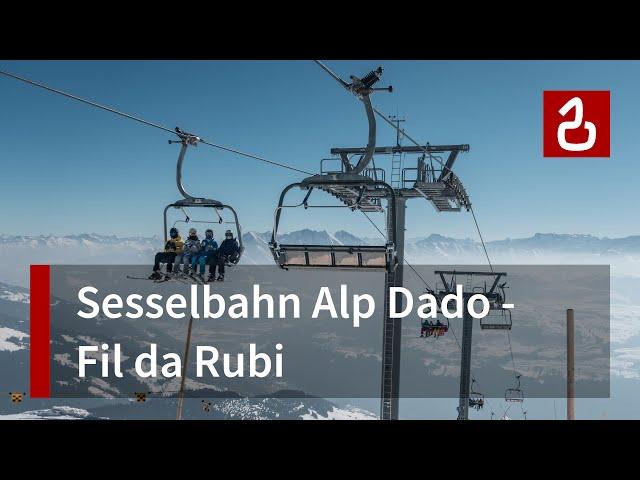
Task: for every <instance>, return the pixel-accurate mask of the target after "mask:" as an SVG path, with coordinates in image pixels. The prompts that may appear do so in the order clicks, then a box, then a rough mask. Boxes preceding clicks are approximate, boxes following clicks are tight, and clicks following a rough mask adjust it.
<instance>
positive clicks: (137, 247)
mask: <svg viewBox="0 0 640 480" xmlns="http://www.w3.org/2000/svg"><path fill="white" fill-rule="evenodd" d="M242 239H243V243H244V246H245V253H244V257H243V259H242V262H243V263H244V264H255V265H264V264H270V263H271V262H272V261H273V259H272V257H271V253H270V251H269V245H268V243H269V240H270V239H271V232H255V231H249V232H247V233H245V234H244V235H243V237H242ZM278 240H279V241H280V242H282V243H294V244H304V243H307V244H327V245H335V244H375V243H378V242H379V239H376V238H361V237H358V236H356V235H353V234H351V233H349V232H347V231H344V230H341V231H337V232H334V233H329V232H327V231H326V230H308V229H305V230H298V231H294V232H290V233H288V234H283V235H281V236H280V237H279V238H278ZM162 243H163V241H162V239H161V238H159V237H157V236H153V237H116V236H113V235H98V234H79V235H64V236H57V235H38V236H24V235H0V280H4V281H7V282H9V283H13V284H18V285H26V282H27V267H26V266H27V265H29V264H36V263H50V264H64V263H67V264H112V265H113V264H122V265H124V264H145V263H150V262H151V261H152V259H153V255H154V253H155V252H156V251H157V250H158V249H160V248H161V247H162ZM487 250H488V253H489V255H490V256H491V260H492V261H493V263H496V264H498V263H505V264H520V263H523V264H532V263H546V264H549V263H561V264H566V263H592V264H593V263H600V264H602V263H610V264H612V265H614V266H615V267H614V269H617V273H626V274H629V273H632V274H635V273H640V235H634V236H629V237H623V238H607V237H603V238H600V237H595V236H593V235H580V234H557V233H537V234H535V235H533V236H532V237H528V238H516V239H511V238H507V239H504V240H494V241H490V242H487ZM405 252H406V258H407V260H409V261H410V262H412V263H414V264H465V263H466V264H484V263H485V262H486V258H485V255H484V251H483V249H482V244H481V243H480V242H479V241H476V240H473V239H470V238H466V239H457V238H451V237H445V236H442V235H439V234H432V235H429V236H426V237H417V238H409V239H407V242H406V247H405Z"/></svg>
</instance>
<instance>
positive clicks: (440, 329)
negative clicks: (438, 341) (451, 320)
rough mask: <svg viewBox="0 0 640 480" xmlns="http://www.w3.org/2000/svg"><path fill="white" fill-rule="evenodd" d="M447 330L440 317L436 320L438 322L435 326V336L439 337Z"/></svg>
mask: <svg viewBox="0 0 640 480" xmlns="http://www.w3.org/2000/svg"><path fill="white" fill-rule="evenodd" d="M446 331H447V327H446V326H445V325H444V323H442V322H441V321H440V319H437V320H436V323H435V325H434V327H433V336H434V337H436V338H438V337H441V336H442V335H444V334H445V333H446Z"/></svg>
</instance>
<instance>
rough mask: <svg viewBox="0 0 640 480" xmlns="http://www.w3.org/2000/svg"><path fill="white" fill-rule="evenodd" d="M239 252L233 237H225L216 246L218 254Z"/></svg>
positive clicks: (225, 254)
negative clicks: (218, 245)
mask: <svg viewBox="0 0 640 480" xmlns="http://www.w3.org/2000/svg"><path fill="white" fill-rule="evenodd" d="M238 253H240V247H239V246H238V242H237V241H236V239H235V238H226V239H225V240H224V241H223V242H222V243H221V244H220V247H218V255H224V256H227V255H233V254H238Z"/></svg>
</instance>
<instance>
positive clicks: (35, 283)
mask: <svg viewBox="0 0 640 480" xmlns="http://www.w3.org/2000/svg"><path fill="white" fill-rule="evenodd" d="M29 281H30V301H29V302H30V303H29V309H30V314H29V336H30V339H29V340H30V345H31V348H30V351H29V379H30V388H29V389H30V396H31V397H32V398H49V396H50V393H51V392H50V388H51V384H50V375H51V372H50V345H49V337H50V328H51V318H50V311H49V305H50V303H51V302H50V301H49V296H50V290H49V288H50V270H49V265H31V274H30V278H29Z"/></svg>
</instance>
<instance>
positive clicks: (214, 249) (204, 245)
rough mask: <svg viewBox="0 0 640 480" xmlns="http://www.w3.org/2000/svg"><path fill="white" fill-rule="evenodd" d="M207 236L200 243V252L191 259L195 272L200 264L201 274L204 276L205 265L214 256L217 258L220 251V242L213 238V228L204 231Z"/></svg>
mask: <svg viewBox="0 0 640 480" xmlns="http://www.w3.org/2000/svg"><path fill="white" fill-rule="evenodd" d="M204 235H205V238H203V239H202V242H201V243H200V245H201V249H200V253H198V254H197V255H194V256H193V258H192V259H191V268H192V269H193V271H194V272H195V271H196V270H197V268H196V265H200V275H203V276H204V270H205V265H206V264H207V263H209V261H210V260H211V259H212V258H213V259H215V258H216V256H217V253H218V242H216V241H215V240H214V238H213V230H211V229H210V228H208V229H207V230H206V231H205V232H204Z"/></svg>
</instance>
